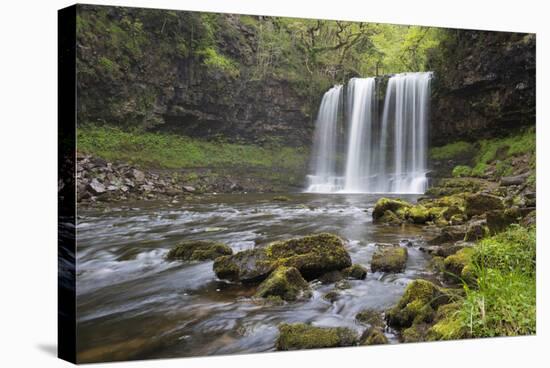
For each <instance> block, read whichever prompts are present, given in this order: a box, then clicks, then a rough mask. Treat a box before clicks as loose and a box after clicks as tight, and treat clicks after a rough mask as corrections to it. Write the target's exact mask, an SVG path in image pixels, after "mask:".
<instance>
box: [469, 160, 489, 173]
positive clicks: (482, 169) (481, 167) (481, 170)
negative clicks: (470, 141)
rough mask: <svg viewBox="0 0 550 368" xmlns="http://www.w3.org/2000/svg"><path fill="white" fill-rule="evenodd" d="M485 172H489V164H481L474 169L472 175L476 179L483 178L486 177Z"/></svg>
mask: <svg viewBox="0 0 550 368" xmlns="http://www.w3.org/2000/svg"><path fill="white" fill-rule="evenodd" d="M485 171H487V164H486V163H483V162H479V163H478V164H477V165H476V166H474V168H473V169H472V173H471V175H472V176H475V177H483V176H484V175H485Z"/></svg>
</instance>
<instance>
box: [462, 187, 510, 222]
mask: <svg viewBox="0 0 550 368" xmlns="http://www.w3.org/2000/svg"><path fill="white" fill-rule="evenodd" d="M501 209H504V205H503V203H502V200H501V199H500V197H497V196H494V195H492V194H487V193H476V194H472V195H469V196H467V197H466V200H465V202H464V211H465V213H466V215H467V216H468V217H472V216H478V215H483V214H485V213H486V212H488V211H493V210H501Z"/></svg>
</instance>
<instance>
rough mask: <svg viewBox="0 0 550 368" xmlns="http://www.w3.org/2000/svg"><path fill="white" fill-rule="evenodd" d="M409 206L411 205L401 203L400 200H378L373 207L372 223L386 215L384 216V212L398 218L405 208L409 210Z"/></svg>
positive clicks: (404, 202)
mask: <svg viewBox="0 0 550 368" xmlns="http://www.w3.org/2000/svg"><path fill="white" fill-rule="evenodd" d="M411 206H412V205H411V204H410V203H409V202H406V201H403V200H401V199H393V198H380V199H379V200H378V201H377V202H376V204H375V205H374V210H373V211H372V218H373V220H374V221H378V220H380V219H381V218H382V217H383V216H385V215H388V214H386V211H390V212H392V213H393V214H396V215H397V217H400V216H399V213H400V212H402V211H403V210H405V209H407V208H410V207H411Z"/></svg>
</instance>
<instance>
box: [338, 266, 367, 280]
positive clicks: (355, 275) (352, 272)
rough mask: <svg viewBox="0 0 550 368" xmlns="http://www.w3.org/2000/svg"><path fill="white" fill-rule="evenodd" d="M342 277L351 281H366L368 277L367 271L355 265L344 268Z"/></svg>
mask: <svg viewBox="0 0 550 368" xmlns="http://www.w3.org/2000/svg"><path fill="white" fill-rule="evenodd" d="M342 275H343V276H344V277H347V278H350V279H356V280H364V279H365V278H366V277H367V269H366V268H365V267H363V266H361V265H359V264H354V265H351V266H350V267H346V268H344V269H343V270H342Z"/></svg>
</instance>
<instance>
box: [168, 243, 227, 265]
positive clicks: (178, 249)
mask: <svg viewBox="0 0 550 368" xmlns="http://www.w3.org/2000/svg"><path fill="white" fill-rule="evenodd" d="M232 253H233V251H232V250H231V248H230V247H229V246H227V245H225V244H223V243H218V242H214V241H207V240H188V241H184V242H181V243H179V244H178V245H176V246H175V247H174V248H172V249H170V251H169V252H168V254H167V255H166V259H168V260H182V261H205V260H214V259H216V258H218V257H221V256H225V255H230V254H232Z"/></svg>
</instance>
